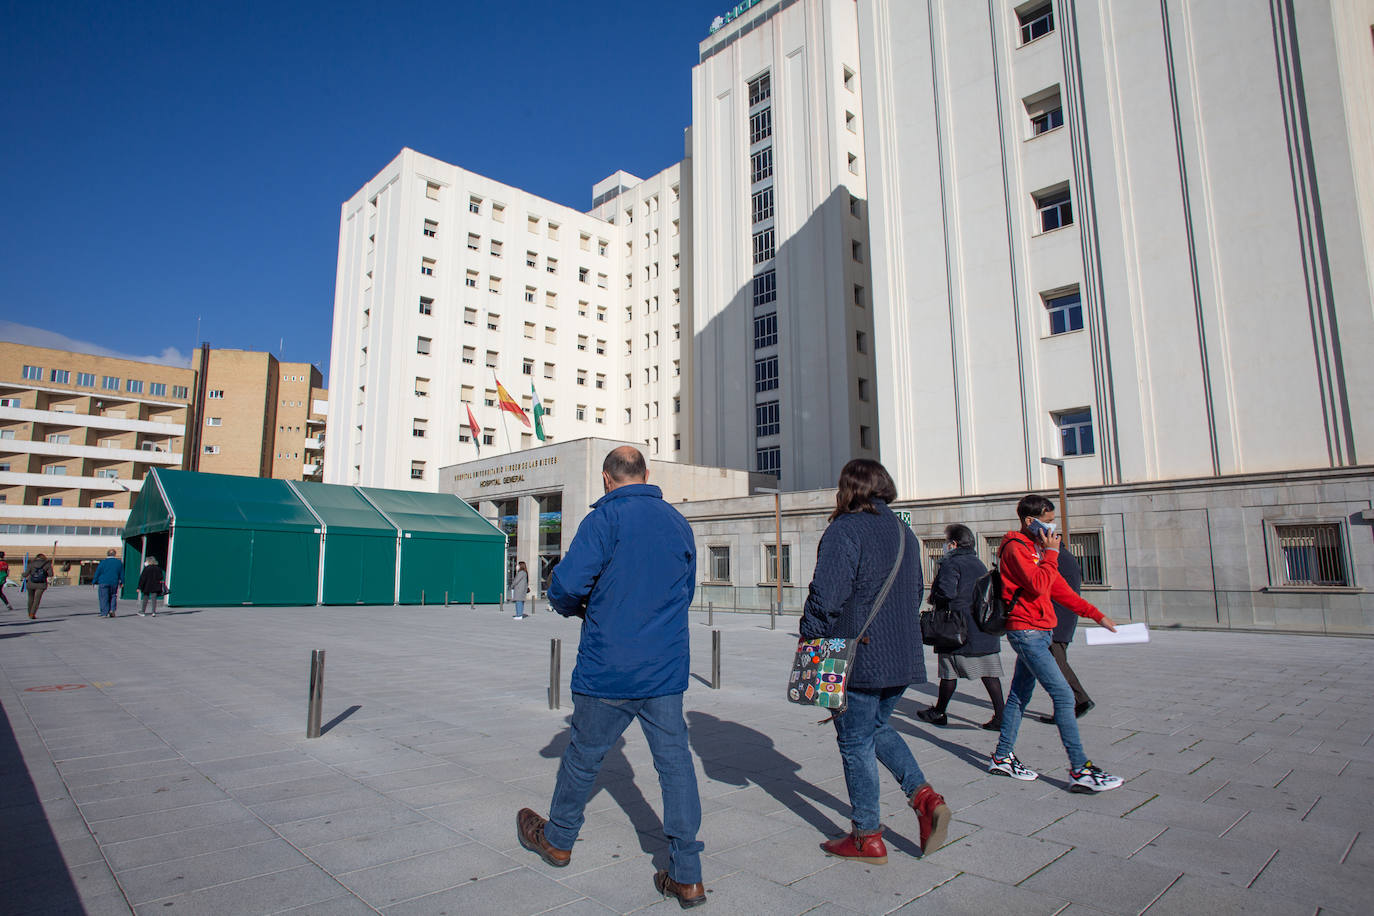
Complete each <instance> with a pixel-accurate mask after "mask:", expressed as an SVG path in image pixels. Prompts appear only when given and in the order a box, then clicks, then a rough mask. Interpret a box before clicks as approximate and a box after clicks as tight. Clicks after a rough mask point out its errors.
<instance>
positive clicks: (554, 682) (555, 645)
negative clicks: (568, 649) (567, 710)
mask: <svg viewBox="0 0 1374 916" xmlns="http://www.w3.org/2000/svg"><path fill="white" fill-rule="evenodd" d="M562 680H563V640H561V639H550V640H549V709H557V708H558V688H559V686H560V683H561V682H562Z"/></svg>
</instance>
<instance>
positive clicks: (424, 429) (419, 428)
mask: <svg viewBox="0 0 1374 916" xmlns="http://www.w3.org/2000/svg"><path fill="white" fill-rule="evenodd" d="M428 432H429V421H428V420H422V419H420V418H419V417H416V418H415V419H413V420H411V421H410V435H411V436H413V437H414V438H416V439H423V438H424V437H425V434H426V433H428Z"/></svg>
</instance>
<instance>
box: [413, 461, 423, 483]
mask: <svg viewBox="0 0 1374 916" xmlns="http://www.w3.org/2000/svg"><path fill="white" fill-rule="evenodd" d="M410 479H411V480H424V479H425V463H424V462H423V461H412V462H411V463H410Z"/></svg>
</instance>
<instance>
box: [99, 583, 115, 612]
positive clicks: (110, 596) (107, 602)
mask: <svg viewBox="0 0 1374 916" xmlns="http://www.w3.org/2000/svg"><path fill="white" fill-rule="evenodd" d="M95 589H96V591H97V592H99V593H100V616H101V617H109V616H110V615H111V614H113V613H114V611H115V598H116V597H117V596H118V595H119V586H118V585H97V586H96V587H95Z"/></svg>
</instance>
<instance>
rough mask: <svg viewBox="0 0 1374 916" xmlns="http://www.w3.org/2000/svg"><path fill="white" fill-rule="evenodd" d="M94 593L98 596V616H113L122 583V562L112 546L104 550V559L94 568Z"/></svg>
mask: <svg viewBox="0 0 1374 916" xmlns="http://www.w3.org/2000/svg"><path fill="white" fill-rule="evenodd" d="M92 582H93V583H94V584H95V590H96V593H97V594H98V595H99V596H100V616H101V617H113V616H115V606H116V605H117V604H118V602H119V589H120V588H121V587H122V586H123V585H124V564H123V563H122V562H121V561H120V560H119V559H118V558H117V557H116V556H115V551H114V548H113V547H111V548H110V549H109V550H107V551H106V552H105V559H103V560H101V561H100V565H99V566H97V567H96V568H95V577H94V578H93V579H92Z"/></svg>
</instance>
